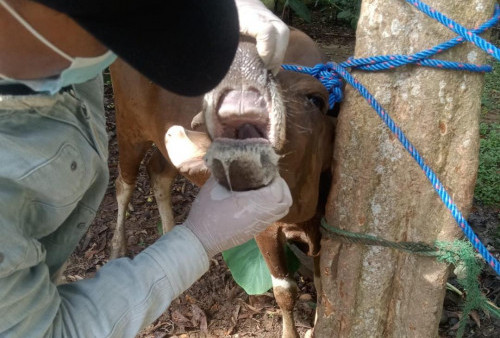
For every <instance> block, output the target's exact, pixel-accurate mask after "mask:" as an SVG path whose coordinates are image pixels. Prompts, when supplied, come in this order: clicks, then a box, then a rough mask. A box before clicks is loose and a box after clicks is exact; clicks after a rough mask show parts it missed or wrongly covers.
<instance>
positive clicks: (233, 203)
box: [184, 176, 292, 257]
mask: <svg viewBox="0 0 500 338" xmlns="http://www.w3.org/2000/svg"><path fill="white" fill-rule="evenodd" d="M291 205H292V196H291V195H290V190H289V189H288V186H287V184H286V182H285V181H284V180H283V179H282V178H281V177H279V176H278V177H276V178H275V179H274V180H273V181H272V182H271V184H269V185H268V186H266V187H263V188H260V189H257V190H250V191H228V190H227V189H226V188H224V187H223V186H221V185H220V184H218V183H217V182H216V181H215V179H214V178H213V177H210V179H209V180H208V181H207V183H205V185H204V186H203V187H202V188H201V190H200V192H199V194H198V196H197V197H196V199H195V200H194V202H193V205H192V207H191V211H190V213H189V216H188V218H187V219H186V221H185V222H184V226H185V227H187V228H188V229H190V230H191V231H192V232H193V233H194V235H195V236H196V237H198V239H199V240H200V242H201V244H202V245H203V247H204V248H205V250H206V251H207V255H208V257H212V256H214V255H215V254H216V253H218V252H221V251H224V250H227V249H229V248H232V247H234V246H237V245H240V244H243V243H245V242H246V241H248V240H250V239H252V238H253V237H254V236H255V235H256V234H258V233H259V232H261V231H263V230H264V229H266V228H267V227H268V226H269V225H270V224H271V223H273V222H275V221H278V220H279V219H281V218H282V217H284V216H285V215H286V214H287V213H288V209H289V208H290V206H291Z"/></svg>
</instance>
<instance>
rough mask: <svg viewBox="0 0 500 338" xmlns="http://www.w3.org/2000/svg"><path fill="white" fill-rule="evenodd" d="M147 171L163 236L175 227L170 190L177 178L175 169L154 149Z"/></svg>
mask: <svg viewBox="0 0 500 338" xmlns="http://www.w3.org/2000/svg"><path fill="white" fill-rule="evenodd" d="M147 170H148V175H149V178H150V182H151V188H152V189H153V193H154V195H155V199H156V205H157V206H158V212H159V213H160V218H161V224H162V230H163V233H164V234H165V233H167V232H169V231H170V230H172V228H173V227H174V226H175V219H174V212H173V210H172V192H171V188H172V184H173V183H174V180H175V176H177V169H175V167H174V166H173V165H172V164H170V163H169V162H168V161H167V160H166V159H165V158H164V157H163V155H162V154H161V152H160V151H159V150H158V149H155V152H154V153H153V155H152V156H151V159H150V160H149V162H148V164H147Z"/></svg>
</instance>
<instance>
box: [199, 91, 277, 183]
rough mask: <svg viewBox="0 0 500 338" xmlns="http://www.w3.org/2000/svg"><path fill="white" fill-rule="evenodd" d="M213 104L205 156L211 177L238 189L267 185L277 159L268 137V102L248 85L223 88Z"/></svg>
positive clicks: (270, 179) (274, 174)
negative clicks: (242, 88) (212, 123)
mask: <svg viewBox="0 0 500 338" xmlns="http://www.w3.org/2000/svg"><path fill="white" fill-rule="evenodd" d="M216 107H217V109H216V113H215V114H216V116H214V117H215V118H214V127H215V128H214V132H213V133H212V135H211V136H212V139H213V142H212V144H211V146H210V148H209V150H208V152H207V155H206V157H205V159H206V162H207V166H208V167H209V168H210V170H211V172H212V174H213V175H214V177H215V178H216V179H217V181H218V182H219V183H221V184H222V185H224V186H226V187H227V188H229V189H231V190H237V191H240V190H250V189H257V188H260V187H262V186H265V185H267V184H269V183H270V182H271V181H272V180H273V178H274V177H275V176H276V175H277V172H278V169H277V168H278V166H277V165H278V159H279V157H278V155H276V153H275V151H274V149H273V142H272V140H271V139H270V134H271V132H270V130H271V126H270V125H271V118H270V116H271V114H272V111H271V104H270V103H269V102H268V100H266V98H265V96H264V95H262V94H261V93H259V91H258V90H256V89H252V88H250V89H247V90H230V91H226V92H225V93H223V94H222V95H221V96H220V99H219V100H218V103H217V106H216Z"/></svg>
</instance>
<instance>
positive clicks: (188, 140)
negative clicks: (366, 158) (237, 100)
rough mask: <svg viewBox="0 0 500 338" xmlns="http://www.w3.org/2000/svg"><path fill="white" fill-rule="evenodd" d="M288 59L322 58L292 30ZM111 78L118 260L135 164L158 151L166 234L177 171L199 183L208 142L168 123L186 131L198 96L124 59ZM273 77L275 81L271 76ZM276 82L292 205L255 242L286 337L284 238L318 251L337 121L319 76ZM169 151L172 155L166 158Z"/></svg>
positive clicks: (156, 180) (155, 177)
mask: <svg viewBox="0 0 500 338" xmlns="http://www.w3.org/2000/svg"><path fill="white" fill-rule="evenodd" d="M285 62H286V63H294V64H301V65H305V66H313V65H315V64H317V63H320V62H325V59H324V56H323V54H322V53H321V52H320V51H319V49H318V48H317V46H316V45H315V44H314V42H313V41H312V40H311V39H310V38H308V37H307V36H306V35H305V34H303V33H302V32H300V31H297V30H292V32H291V37H290V44H289V47H288V50H287V54H286V57H285ZM232 71H233V72H235V71H236V72H238V71H239V70H238V69H236V70H232ZM230 72H231V71H230ZM112 80H113V87H114V91H115V100H116V108H117V130H118V142H119V151H120V164H119V165H120V175H119V177H118V179H117V184H116V186H117V199H118V204H119V215H118V224H117V229H116V233H115V236H114V238H113V241H112V255H113V256H114V257H116V256H119V255H123V254H124V253H125V252H124V251H125V238H124V233H123V231H124V230H123V222H124V214H125V209H126V205H127V203H128V201H129V199H130V195H131V192H132V188H133V186H134V184H135V178H136V176H137V171H138V167H139V164H140V162H141V160H142V159H143V157H144V154H145V152H146V151H147V150H148V149H149V147H150V146H151V144H152V143H155V144H156V145H157V147H158V151H157V152H156V153H155V154H154V155H153V157H152V159H151V161H150V162H149V163H148V172H149V174H150V177H151V182H152V187H153V191H154V193H155V197H156V199H157V203H158V207H159V210H160V215H161V217H162V222H163V229H164V231H168V230H169V229H171V227H172V226H173V225H174V221H173V217H172V211H171V207H170V185H171V183H172V180H173V178H174V177H175V175H176V173H177V171H178V170H177V168H179V169H180V170H181V172H182V173H183V174H185V175H186V176H188V178H191V179H194V181H195V183H197V184H202V183H203V182H204V180H205V179H206V178H208V171H207V170H206V167H204V164H203V161H202V156H203V154H204V152H205V150H206V149H207V147H208V144H209V143H210V141H209V140H208V138H207V137H206V136H205V134H203V133H193V132H190V131H186V130H185V129H183V128H181V127H175V128H173V129H170V130H169V128H170V127H171V126H173V125H180V126H183V127H185V128H189V127H190V125H191V121H192V119H193V117H195V115H197V114H198V113H199V112H200V111H201V110H202V109H203V107H204V106H206V102H205V104H203V98H202V97H197V98H185V97H180V96H177V95H175V94H172V93H169V92H167V91H164V90H162V89H160V88H159V87H157V86H156V85H154V84H152V83H151V82H149V81H148V80H147V79H145V78H144V77H142V76H141V75H140V74H138V73H137V72H136V71H134V70H133V69H131V68H130V67H129V66H127V65H126V64H124V63H123V62H117V63H116V64H115V65H114V66H113V67H112ZM271 80H272V81H275V80H274V78H272V77H271ZM276 82H277V83H278V84H279V86H281V89H280V95H281V96H282V98H283V105H284V108H285V110H286V116H282V118H286V132H285V130H281V131H280V130H277V131H276V133H277V134H281V135H283V137H284V138H283V139H281V140H278V141H276V142H274V143H273V145H275V144H279V146H276V147H274V148H275V149H276V152H277V154H278V155H279V156H280V159H279V171H280V175H281V176H282V177H283V178H284V179H285V180H286V181H287V183H288V185H289V187H290V190H291V192H292V197H293V201H294V203H293V205H292V207H291V209H290V212H289V214H288V215H287V216H285V217H284V218H283V219H282V220H281V221H280V222H277V223H275V224H273V225H271V226H270V227H269V228H268V229H267V230H266V231H264V232H263V233H261V234H259V235H258V236H257V238H256V239H257V243H258V245H259V248H260V249H261V251H262V253H263V256H264V258H265V260H266V262H267V264H268V267H269V269H270V271H271V274H272V277H273V290H274V294H275V297H276V300H277V302H278V304H279V306H280V307H281V309H282V311H283V336H284V337H296V336H297V332H296V330H295V326H294V321H293V307H294V303H295V298H296V297H295V296H296V284H295V281H294V280H293V278H292V276H290V275H289V273H288V271H287V269H286V263H285V257H284V252H283V243H284V241H286V240H289V241H293V242H296V243H297V244H298V246H299V247H301V248H302V249H303V250H304V251H305V252H306V253H308V254H309V255H313V256H316V257H317V255H318V253H319V236H320V235H319V214H318V206H319V207H320V209H321V207H322V205H321V204H322V203H318V200H319V198H320V187H321V184H323V183H320V177H321V175H322V174H323V173H327V174H328V173H329V167H330V162H331V155H332V154H331V153H332V144H333V137H334V123H333V120H332V119H331V118H330V117H328V116H326V111H327V104H328V94H327V92H326V90H325V89H324V88H323V86H322V85H321V84H320V83H319V81H317V80H316V79H314V78H312V77H310V76H307V75H303V74H298V73H292V72H286V71H281V72H280V73H279V74H278V75H277V77H276ZM226 85H227V84H226ZM252 90H254V89H252ZM214 95H215V94H214ZM221 95H225V94H221ZM222 97H224V96H222ZM205 114H207V113H206V112H205ZM213 114H215V117H214V116H207V115H205V120H206V121H207V129H208V134H210V136H211V138H212V139H217V132H216V131H215V132H214V131H213V130H215V129H217V128H216V127H217V126H215V127H214V126H213V125H214V123H213V121H211V120H213V119H216V120H217V119H218V118H219V117H218V116H217V114H219V113H217V112H216V113H213ZM238 118H241V116H239V117H238ZM245 123H248V121H245ZM284 125H285V124H283V126H284ZM283 128H284V127H283ZM167 130H169V134H168V135H166V133H167ZM186 134H187V135H186ZM226 134H227V133H226ZM167 148H168V151H167ZM169 153H170V157H171V159H169V160H165V158H169ZM174 164H175V166H174ZM176 167H177V168H176ZM324 184H329V182H327V181H325V183H324ZM316 272H317V271H316ZM317 280H319V279H317ZM316 286H317V288H319V286H318V285H316Z"/></svg>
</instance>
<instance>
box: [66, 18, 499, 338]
mask: <svg viewBox="0 0 500 338" xmlns="http://www.w3.org/2000/svg"><path fill="white" fill-rule="evenodd" d="M313 22H314V21H313ZM294 24H296V25H297V23H294ZM298 26H299V27H300V28H301V29H302V30H304V31H306V32H307V33H308V34H309V35H310V36H311V37H312V38H313V39H315V40H316V41H317V42H318V43H319V44H320V46H321V47H322V48H323V50H324V51H325V52H326V53H327V55H328V56H329V57H330V58H331V59H332V60H333V61H344V60H345V59H347V57H348V56H351V55H352V54H353V50H354V32H353V30H352V29H350V28H343V27H334V26H331V25H328V24H322V25H318V24H315V25H307V24H303V23H302V24H299V25H298ZM105 104H106V111H107V118H108V119H107V126H108V132H109V140H110V143H109V150H110V159H109V168H110V174H111V177H110V182H109V185H108V190H107V193H106V196H105V198H104V201H103V202H102V205H101V208H100V210H99V213H98V215H97V217H96V219H95V221H94V223H93V224H92V226H91V228H90V229H89V231H88V233H87V235H86V236H85V237H84V238H83V239H82V241H81V242H80V244H79V246H78V248H77V250H76V251H75V253H74V254H73V255H72V257H71V261H70V264H69V266H68V268H67V270H66V272H65V274H64V275H65V278H66V280H67V281H68V282H71V281H75V280H79V279H82V278H89V277H92V276H93V275H94V274H95V272H96V270H98V269H99V268H100V267H101V266H102V265H103V264H105V263H106V262H107V260H108V255H109V244H110V241H111V236H112V229H113V228H114V222H115V220H116V213H117V205H116V201H115V190H114V180H115V179H116V176H117V173H118V171H117V166H118V150H117V141H116V134H115V123H114V104H113V99H112V91H111V87H110V86H109V85H108V86H107V87H106V102H105ZM146 160H147V159H146ZM197 191H198V189H197V188H196V187H195V186H193V185H192V184H191V183H190V182H188V181H187V180H185V179H184V178H182V177H179V178H178V179H177V180H176V182H175V184H174V187H173V198H172V200H173V207H174V212H175V218H176V222H178V223H181V222H182V221H183V219H184V218H185V217H186V215H187V213H188V211H189V207H190V204H191V201H192V200H193V198H194V197H195V196H196V194H197ZM470 221H471V223H472V225H473V226H475V230H476V231H477V232H478V234H479V236H480V237H481V238H483V239H485V241H486V245H488V247H489V248H490V249H492V251H494V252H496V253H498V248H500V246H499V243H498V237H499V236H498V234H497V233H496V232H497V231H498V230H497V227H498V223H499V210H495V209H484V208H481V207H480V206H475V207H474V213H473V215H472V216H471V217H470ZM126 225H127V230H126V235H127V238H128V250H129V251H128V256H129V257H133V256H134V255H136V254H137V253H139V252H140V251H141V250H142V249H144V248H145V247H146V246H148V245H149V244H151V243H153V242H154V241H155V240H156V239H157V238H158V237H159V230H161V226H160V218H159V215H158V210H157V207H156V204H155V202H154V197H153V193H152V191H151V190H150V187H149V183H148V179H147V174H146V172H145V170H144V168H141V171H140V175H139V178H138V182H137V188H136V190H135V192H134V195H133V198H132V203H131V206H130V208H129V213H128V217H127V221H126ZM495 247H496V248H497V249H494V248H495ZM296 280H297V283H298V285H299V288H300V297H299V299H298V302H297V306H296V308H295V318H296V322H297V327H298V331H299V333H300V335H301V337H303V336H304V334H305V332H306V331H307V329H309V328H310V327H311V326H312V323H313V320H314V307H315V301H316V294H315V291H314V286H313V283H312V280H311V279H309V278H307V277H303V276H300V275H298V274H296ZM452 281H453V280H452ZM481 289H482V291H483V292H484V293H485V294H487V296H488V297H489V298H490V299H491V300H493V301H494V302H496V303H497V304H498V301H499V299H500V278H499V277H498V276H495V274H494V273H493V272H491V271H486V272H484V273H483V274H482V276H481ZM461 303H462V302H461V298H460V296H457V295H455V294H452V293H451V292H449V294H448V295H447V297H446V301H445V308H444V313H443V318H442V321H441V325H440V336H441V337H449V336H454V335H455V332H456V329H457V323H458V318H459V317H460V313H461V312H460V311H461V310H460V304H461ZM499 332H500V323H499V321H498V320H497V321H495V320H493V319H491V318H489V317H488V316H487V315H485V314H484V313H475V314H474V316H473V317H472V319H471V320H469V324H468V328H467V335H466V336H467V337H494V336H497V337H498V336H499V335H500V334H499ZM226 336H231V337H263V338H266V337H269V338H270V337H273V338H274V337H280V336H281V315H280V311H279V308H278V307H277V305H276V302H275V301H274V298H273V295H272V293H271V292H268V293H267V294H265V295H262V296H258V297H249V296H248V295H246V294H245V292H244V291H243V290H242V289H241V288H240V287H239V286H238V285H236V283H235V282H234V281H233V279H232V277H231V274H230V272H229V271H228V269H227V267H226V265H225V264H224V261H223V260H222V257H221V255H218V256H216V257H215V258H214V259H213V260H212V262H211V267H210V270H209V272H207V273H206V274H205V275H204V276H203V277H202V278H201V279H200V280H199V281H198V282H196V283H195V284H194V285H193V286H192V287H191V288H190V289H189V290H187V291H186V292H184V293H183V294H182V295H181V296H180V297H179V298H178V299H176V300H175V301H174V302H173V303H172V305H171V306H170V308H169V309H168V310H167V311H166V312H165V313H164V314H163V315H162V316H161V317H160V318H159V319H158V320H157V321H155V322H154V323H153V324H152V325H150V326H149V327H147V328H146V329H145V330H143V331H142V332H141V333H140V334H139V336H138V337H141V338H146V337H148V338H149V337H151V338H152V337H155V338H156V337H226Z"/></svg>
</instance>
